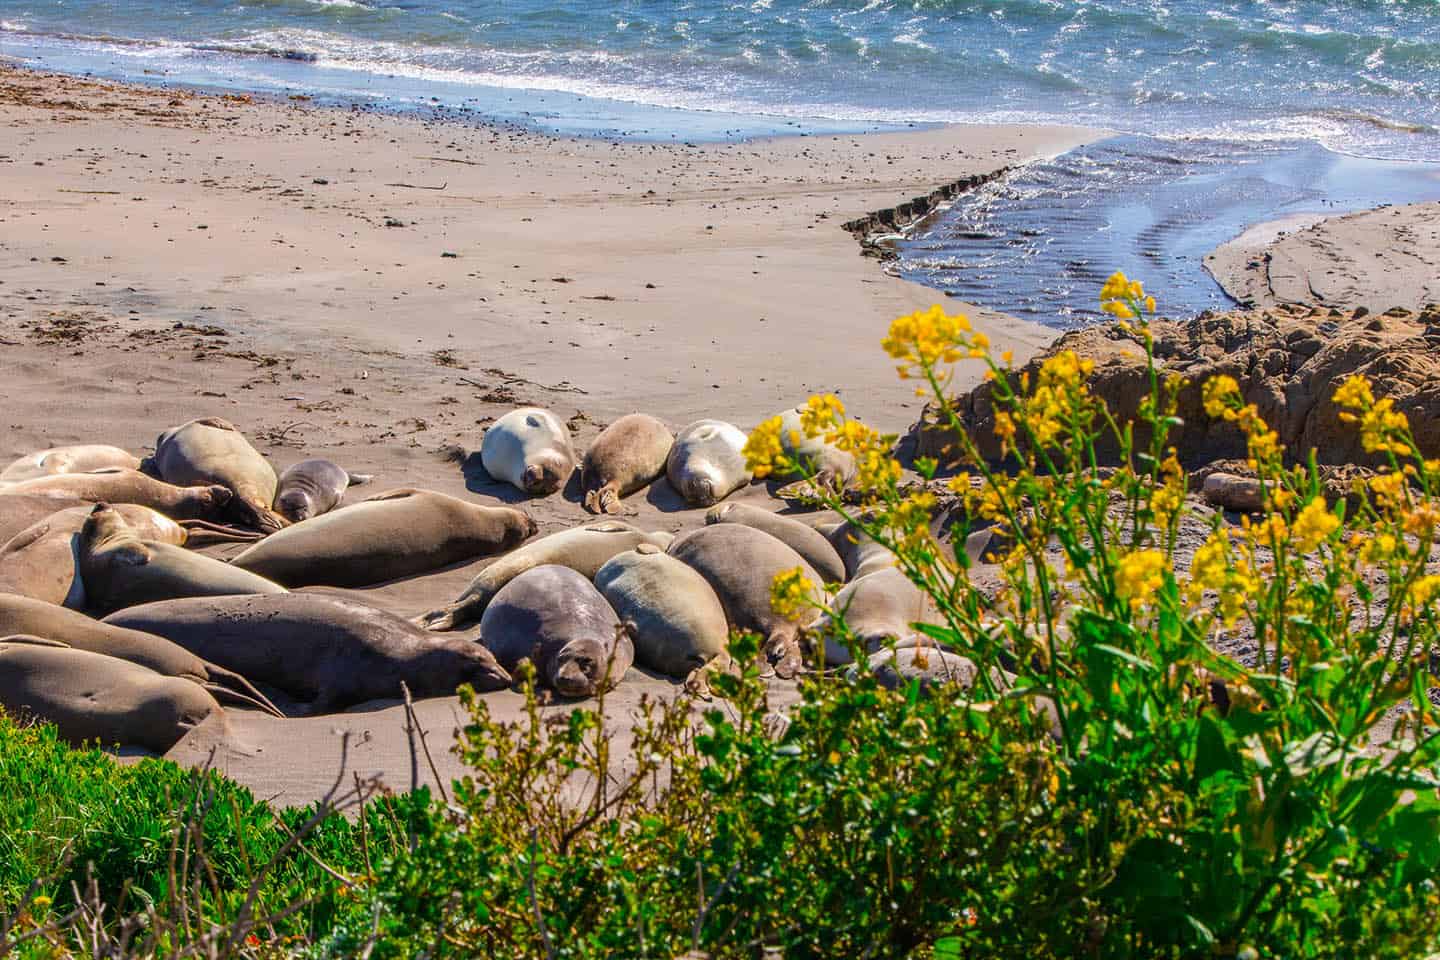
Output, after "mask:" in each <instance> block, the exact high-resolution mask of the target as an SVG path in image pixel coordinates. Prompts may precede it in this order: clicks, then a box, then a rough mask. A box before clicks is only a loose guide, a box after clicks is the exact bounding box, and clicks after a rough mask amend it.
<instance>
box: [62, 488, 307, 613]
mask: <svg viewBox="0 0 1440 960" xmlns="http://www.w3.org/2000/svg"><path fill="white" fill-rule="evenodd" d="M76 558H77V561H78V563H79V567H80V578H81V580H82V581H84V585H85V606H86V608H87V609H89V610H93V611H96V612H98V613H102V614H104V613H109V612H111V611H113V610H118V609H120V608H122V607H133V606H135V605H136V604H141V603H149V602H151V601H154V600H170V599H173V598H176V597H223V596H230V595H232V594H237V593H284V592H285V588H284V587H282V586H280V585H279V584H277V583H272V582H271V581H269V580H266V579H265V578H263V577H259V576H256V575H255V574H253V573H251V572H249V571H248V570H241V569H239V568H237V567H232V566H230V564H228V563H224V562H223V561H220V560H216V559H215V558H214V557H207V556H204V555H202V554H198V553H191V552H190V551H188V550H185V549H183V548H181V547H177V546H175V545H174V544H170V543H164V542H161V541H156V540H144V539H141V538H140V537H139V536H138V535H137V534H136V532H135V530H134V528H132V527H131V526H130V525H129V524H128V523H126V522H125V518H124V517H123V515H122V514H121V513H120V511H118V510H116V509H115V508H114V507H112V506H110V505H109V504H107V503H99V504H96V505H95V508H94V509H93V510H91V511H90V516H88V517H86V518H85V524H84V526H83V527H81V529H80V539H79V543H78V545H77V548H76Z"/></svg>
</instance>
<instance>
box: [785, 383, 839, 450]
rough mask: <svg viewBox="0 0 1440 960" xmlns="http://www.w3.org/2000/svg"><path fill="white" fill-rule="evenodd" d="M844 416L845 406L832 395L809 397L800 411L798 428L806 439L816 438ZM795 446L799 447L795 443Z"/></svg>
mask: <svg viewBox="0 0 1440 960" xmlns="http://www.w3.org/2000/svg"><path fill="white" fill-rule="evenodd" d="M844 416H845V404H843V403H841V402H840V398H839V397H837V396H835V394H833V393H827V394H823V395H821V396H815V397H811V398H810V399H809V400H806V401H805V407H804V409H802V410H801V411H800V427H801V429H803V430H804V431H805V435H806V436H807V437H818V436H819V435H820V434H822V433H824V432H825V431H827V430H830V429H833V428H834V427H835V425H836V424H837V423H839V422H840V420H841V419H843V418H844ZM794 445H795V446H799V443H798V442H796V443H795V444H794Z"/></svg>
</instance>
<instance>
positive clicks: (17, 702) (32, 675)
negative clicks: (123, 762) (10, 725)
mask: <svg viewBox="0 0 1440 960" xmlns="http://www.w3.org/2000/svg"><path fill="white" fill-rule="evenodd" d="M0 706H3V707H4V708H5V711H6V712H7V713H9V714H11V715H12V716H15V717H23V716H27V715H29V716H33V717H35V718H36V719H37V720H42V721H44V722H46V723H53V724H54V725H55V727H56V729H57V730H58V731H59V733H60V736H61V738H62V739H64V740H66V741H68V742H70V743H72V744H75V745H77V746H78V745H80V744H82V743H86V742H95V741H98V742H99V743H101V744H102V745H110V744H117V743H118V744H120V745H121V746H136V747H144V748H145V749H146V750H150V751H152V752H154V753H164V752H165V751H167V750H169V749H170V748H171V747H173V746H174V745H175V744H176V742H177V741H179V739H180V738H181V737H183V736H185V735H186V734H187V733H189V732H190V731H191V730H193V729H195V728H196V727H197V726H199V725H200V724H201V723H203V722H205V721H206V720H211V719H214V720H218V721H219V722H220V723H221V724H224V723H225V711H224V709H223V708H222V707H221V706H220V704H218V703H216V702H215V698H214V697H212V696H210V694H208V693H206V692H205V690H204V689H202V688H201V687H200V686H199V684H195V683H191V682H190V681H189V680H182V679H180V678H178V677H164V676H161V675H160V674H158V673H156V672H155V671H154V670H151V669H149V668H147V667H142V666H140V665H139V664H135V663H129V662H127V661H125V660H119V659H116V658H115V657H107V656H105V655H103V654H99V653H91V652H90V651H88V650H75V649H72V648H71V647H67V646H66V645H64V644H62V643H56V642H54V641H51V640H46V639H44V638H42V637H25V636H20V637H6V638H5V639H3V640H0Z"/></svg>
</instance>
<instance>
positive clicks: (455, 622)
mask: <svg viewBox="0 0 1440 960" xmlns="http://www.w3.org/2000/svg"><path fill="white" fill-rule="evenodd" d="M671 539H672V537H671V535H670V534H668V533H646V532H645V531H644V530H641V529H640V528H639V527H633V526H631V525H630V524H628V523H625V522H624V521H621V520H597V521H595V522H594V523H587V524H584V525H583V526H579V527H574V528H572V529H570V530H562V531H561V532H559V533H552V534H550V535H549V536H548V537H541V538H540V539H539V540H533V541H531V542H530V543H527V544H525V545H524V546H523V547H520V548H519V549H517V550H512V551H511V552H510V553H507V554H506V555H505V556H503V557H501V558H500V559H498V560H496V561H495V562H494V563H492V564H490V565H489V566H488V567H486V568H485V569H484V570H481V571H480V573H479V575H477V576H476V577H475V579H474V580H472V581H470V586H469V587H467V588H466V590H465V592H464V593H462V594H461V595H460V597H459V598H458V599H457V600H456V601H455V602H454V603H452V604H450V605H449V606H445V607H441V608H440V609H439V610H432V611H430V612H429V613H426V614H422V615H421V616H420V617H418V618H417V619H416V622H417V623H418V624H420V625H421V626H422V627H426V628H428V629H430V630H455V629H458V628H460V627H463V626H465V625H466V624H469V623H474V622H475V621H476V620H479V619H480V615H481V614H483V613H484V612H485V606H486V604H488V603H489V602H490V599H491V598H492V597H494V596H495V594H496V593H498V592H499V591H500V588H502V587H504V586H505V584H507V583H509V582H510V581H511V580H514V579H515V578H516V577H518V576H519V575H520V574H522V573H524V572H525V571H526V570H529V569H531V568H532V567H539V566H543V565H544V564H547V563H558V564H560V565H561V566H565V567H569V568H570V569H571V570H575V571H577V572H578V573H580V575H581V576H583V577H585V578H586V579H587V580H589V579H593V578H594V576H595V574H596V573H598V572H599V571H600V568H601V567H603V566H604V565H605V562H606V561H607V560H609V559H610V558H611V557H613V556H615V555H616V554H617V553H621V552H623V551H625V550H633V549H635V548H636V547H637V546H639V545H640V544H642V543H653V544H655V545H656V546H658V547H661V548H662V549H663V548H664V547H665V546H667V545H668V544H669V543H670V541H671Z"/></svg>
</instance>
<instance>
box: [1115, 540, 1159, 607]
mask: <svg viewBox="0 0 1440 960" xmlns="http://www.w3.org/2000/svg"><path fill="white" fill-rule="evenodd" d="M1164 583H1165V555H1164V554H1163V553H1161V552H1160V551H1159V550H1135V551H1132V552H1130V553H1127V554H1126V555H1125V556H1123V557H1121V558H1120V564H1119V566H1118V567H1117V568H1116V570H1115V594H1116V595H1117V596H1118V597H1119V598H1120V599H1121V600H1128V601H1129V602H1130V605H1131V606H1132V607H1135V606H1139V605H1140V604H1142V603H1145V602H1146V601H1148V600H1149V599H1150V598H1151V597H1153V596H1154V595H1155V592H1156V591H1157V590H1159V589H1160V587H1161V586H1162V585H1163V584H1164Z"/></svg>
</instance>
